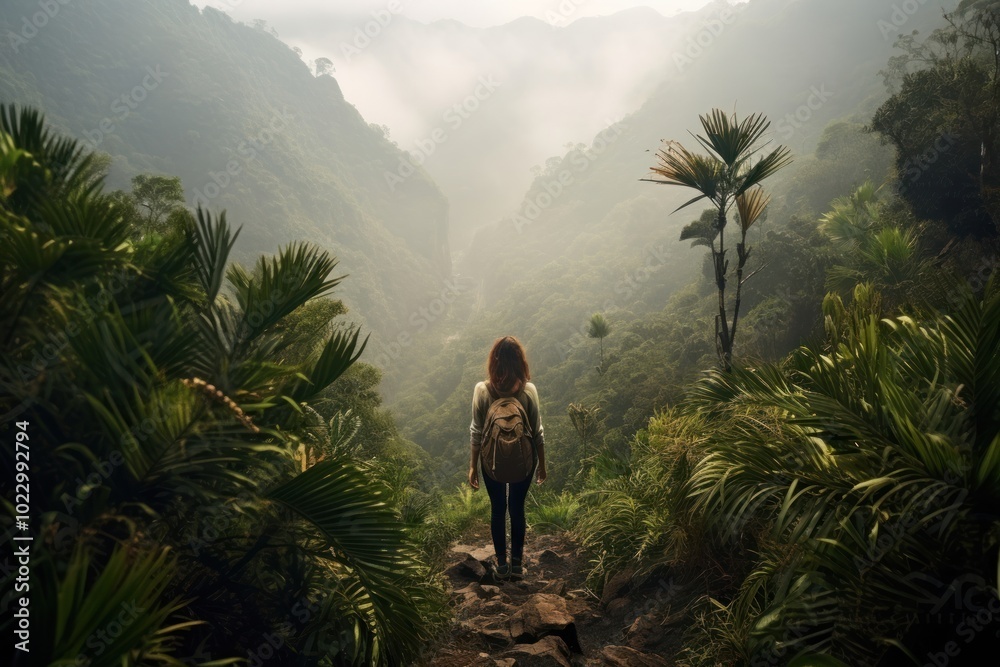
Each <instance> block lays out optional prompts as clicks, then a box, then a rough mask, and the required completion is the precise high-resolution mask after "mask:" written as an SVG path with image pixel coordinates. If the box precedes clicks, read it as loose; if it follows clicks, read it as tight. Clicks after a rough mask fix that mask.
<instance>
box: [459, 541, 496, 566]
mask: <svg viewBox="0 0 1000 667" xmlns="http://www.w3.org/2000/svg"><path fill="white" fill-rule="evenodd" d="M451 552H452V553H453V554H458V555H460V556H472V557H473V558H475V559H476V560H478V561H480V562H482V563H485V562H486V561H488V560H489V559H490V558H492V557H493V547H471V546H469V545H467V544H456V545H455V546H453V547H452V548H451Z"/></svg>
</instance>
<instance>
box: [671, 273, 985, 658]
mask: <svg viewBox="0 0 1000 667" xmlns="http://www.w3.org/2000/svg"><path fill="white" fill-rule="evenodd" d="M824 309H825V311H826V312H827V328H828V332H829V343H828V346H827V347H826V348H803V349H801V350H799V351H798V352H796V353H795V354H794V355H793V356H792V357H791V358H790V359H789V360H788V363H787V365H785V366H766V367H761V368H758V369H756V370H753V371H750V370H747V371H742V370H741V371H736V372H734V373H733V374H732V375H729V376H724V375H721V374H714V375H713V376H712V377H710V378H708V379H706V380H705V381H703V382H701V383H699V384H698V385H697V386H696V388H695V390H694V392H693V394H692V401H691V404H690V405H691V407H692V408H696V409H699V410H700V411H702V412H706V413H708V414H713V415H715V418H716V419H725V420H728V421H730V422H732V423H733V429H732V430H729V429H723V430H722V431H721V432H720V433H718V434H716V435H714V436H713V438H712V441H711V443H710V445H709V446H708V448H707V450H706V455H705V456H704V457H703V458H702V459H701V460H700V461H699V463H698V464H697V465H696V466H695V467H694V469H693V471H692V473H691V476H690V479H689V481H688V482H687V484H686V486H685V496H686V500H685V503H686V506H685V510H684V511H685V512H686V513H687V514H688V515H689V516H691V517H692V518H697V520H699V521H701V522H702V524H703V525H704V526H705V528H706V529H707V530H708V531H710V533H711V534H713V535H715V536H716V537H717V539H718V540H720V543H721V544H729V545H736V546H735V548H737V549H739V550H740V551H739V552H740V554H741V556H742V557H744V558H748V557H751V555H750V554H751V553H752V552H754V551H755V550H756V551H757V552H758V553H759V554H760V555H759V556H758V557H757V558H754V560H755V561H756V564H755V568H754V570H753V571H752V572H751V573H750V574H749V575H748V576H747V578H746V579H745V581H744V583H743V585H742V586H741V588H740V589H739V591H738V592H737V594H736V597H735V599H734V600H733V601H732V602H729V603H727V604H725V605H720V606H719V611H718V612H716V616H717V619H718V623H722V624H727V625H730V626H733V627H734V631H735V632H736V633H737V636H738V637H740V638H741V641H742V642H743V644H742V649H741V650H742V651H745V653H744V655H757V654H759V652H760V651H763V650H765V647H767V646H768V645H770V643H771V642H774V641H778V642H780V644H781V645H782V646H783V647H784V648H785V649H786V650H789V651H791V652H793V653H798V652H822V653H832V654H833V655H836V656H839V657H842V658H844V659H846V660H847V661H848V662H850V664H873V658H875V657H877V656H878V655H880V654H883V653H884V652H885V651H886V650H887V648H888V647H889V645H890V644H892V643H893V642H900V641H901V642H903V645H904V646H908V647H909V648H910V649H911V650H912V651H913V652H914V653H917V654H921V647H922V642H923V638H922V637H921V634H920V632H919V629H918V627H919V626H918V627H914V628H912V631H910V629H911V624H912V620H911V618H912V617H911V613H912V610H917V611H918V612H926V611H928V609H929V606H933V601H935V600H938V599H940V598H941V596H943V595H946V594H947V590H948V588H949V586H952V585H953V580H954V579H955V578H956V577H964V578H966V579H968V578H969V577H970V576H971V577H973V578H974V579H975V580H976V581H978V582H979V584H978V587H977V588H976V590H977V593H976V595H979V596H986V597H987V598H988V597H989V596H990V595H995V590H996V589H995V585H996V581H995V573H994V570H995V568H996V562H995V560H996V554H995V553H994V552H995V551H996V545H994V544H992V543H991V539H993V538H991V537H990V535H991V532H992V531H994V530H996V526H997V525H1000V523H998V522H1000V515H998V514H997V513H996V511H995V508H996V506H995V505H994V504H993V503H995V502H996V501H995V498H996V497H998V496H1000V486H998V482H1000V475H998V471H1000V468H998V464H1000V457H998V455H997V452H998V451H1000V449H998V447H1000V440H998V434H1000V422H998V421H997V420H996V412H995V405H996V404H997V403H996V401H998V400H1000V396H996V395H995V394H996V391H995V390H994V389H993V387H994V386H995V385H994V384H993V383H995V382H996V381H997V379H996V378H994V377H993V375H994V374H996V373H997V372H1000V367H998V365H997V363H996V355H995V351H996V348H997V346H998V345H1000V290H998V289H997V287H996V285H995V284H991V285H990V286H989V287H988V288H987V294H986V295H985V297H984V299H983V300H979V299H977V298H975V297H974V296H973V295H972V294H970V293H967V294H966V295H965V296H964V297H963V299H962V302H961V304H960V305H959V306H958V307H957V308H956V309H955V311H954V312H952V313H951V314H950V315H946V314H944V313H937V314H934V315H933V316H931V317H930V318H928V319H926V320H924V321H917V320H914V319H912V318H909V317H902V316H901V317H897V318H894V319H888V320H880V312H879V309H878V299H877V298H875V295H874V293H873V292H872V290H871V288H870V287H867V286H860V287H858V288H857V290H856V291H855V297H854V304H853V305H852V306H851V307H850V308H847V307H845V306H843V304H842V302H841V301H840V300H839V299H838V298H836V297H831V298H830V299H829V300H828V303H827V304H826V305H825V307H824ZM985 387H990V388H989V389H987V390H986V391H983V389H984V388H985ZM748 411H749V412H748ZM987 414H989V415H990V416H986V415H987ZM765 415H770V418H769V420H768V422H769V423H770V427H768V428H766V429H765V428H762V426H763V424H764V423H765V422H764V421H763V419H764V416H765ZM754 545H756V546H754ZM991 591H992V592H991ZM928 601H930V602H928ZM734 624H735V625H734ZM789 629H795V632H794V633H790V632H789ZM848 637H850V638H851V639H847V638H848ZM716 658H717V659H721V658H722V656H721V655H720V656H716Z"/></svg>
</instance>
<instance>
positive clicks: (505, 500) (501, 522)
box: [482, 461, 538, 562]
mask: <svg viewBox="0 0 1000 667" xmlns="http://www.w3.org/2000/svg"><path fill="white" fill-rule="evenodd" d="M537 464H538V462H537V461H536V462H535V464H534V465H532V466H531V472H530V473H529V474H528V477H527V478H526V479H525V480H524V481H522V482H512V483H510V493H509V494H508V493H507V489H506V487H507V486H508V485H507V484H506V483H504V482H498V481H496V480H495V479H493V478H491V477H490V476H489V475H487V474H486V468H482V472H483V482H484V483H485V484H486V492H487V493H488V494H489V495H490V505H491V506H492V512H491V513H490V532H491V533H492V534H493V548H494V549H496V552H497V560H498V561H501V562H503V561H506V560H507V511H508V510H510V557H511V558H512V559H517V560H521V558H522V556H523V555H524V533H525V532H526V531H527V528H528V524H527V521H526V520H525V518H524V501H525V500H526V499H527V497H528V489H530V488H531V480H532V479H533V478H534V476H535V466H536V465H537ZM501 554H502V556H503V557H502V558H501Z"/></svg>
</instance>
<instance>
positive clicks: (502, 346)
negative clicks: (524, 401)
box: [486, 336, 531, 394]
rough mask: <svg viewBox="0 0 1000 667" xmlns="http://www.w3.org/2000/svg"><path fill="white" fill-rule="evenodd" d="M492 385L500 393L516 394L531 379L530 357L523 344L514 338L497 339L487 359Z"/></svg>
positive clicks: (487, 369)
mask: <svg viewBox="0 0 1000 667" xmlns="http://www.w3.org/2000/svg"><path fill="white" fill-rule="evenodd" d="M486 373H487V375H488V376H489V378H490V384H491V385H492V386H493V388H494V389H496V390H497V391H499V392H502V393H505V394H507V393H509V394H516V393H518V392H520V391H521V390H522V389H524V385H525V384H526V383H527V382H528V380H530V379H531V371H530V370H529V368H528V357H527V355H525V353H524V347H523V346H522V345H521V342H520V341H519V340H517V339H516V338H514V337H513V336H504V337H503V338H497V340H496V342H495V343H493V349H491V350H490V356H489V357H488V358H487V359H486Z"/></svg>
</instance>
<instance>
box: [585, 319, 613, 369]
mask: <svg viewBox="0 0 1000 667" xmlns="http://www.w3.org/2000/svg"><path fill="white" fill-rule="evenodd" d="M610 333H611V325H610V324H609V323H608V321H607V320H606V319H605V318H604V315H602V314H600V313H594V314H593V315H592V316H591V317H590V322H589V325H588V328H587V335H588V336H590V337H591V338H597V339H598V340H600V342H601V365H600V366H598V367H597V373H598V374H599V375H604V371H605V368H604V339H605V338H606V337H607V335H608V334H610Z"/></svg>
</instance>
